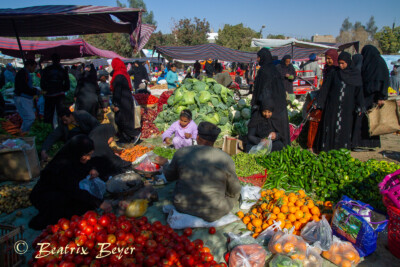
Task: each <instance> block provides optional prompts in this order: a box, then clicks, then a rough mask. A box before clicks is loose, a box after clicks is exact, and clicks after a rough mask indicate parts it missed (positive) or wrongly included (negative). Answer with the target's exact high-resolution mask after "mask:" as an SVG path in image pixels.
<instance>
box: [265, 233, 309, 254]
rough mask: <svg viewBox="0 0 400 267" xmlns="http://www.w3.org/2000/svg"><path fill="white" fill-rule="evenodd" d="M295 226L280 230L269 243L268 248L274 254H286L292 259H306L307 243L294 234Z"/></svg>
mask: <svg viewBox="0 0 400 267" xmlns="http://www.w3.org/2000/svg"><path fill="white" fill-rule="evenodd" d="M293 230H294V227H293V228H292V229H291V230H290V231H287V229H284V232H282V231H278V232H276V233H275V235H274V236H273V237H272V239H271V241H270V242H269V244H268V249H269V251H271V252H272V253H273V254H277V253H280V254H285V255H287V256H289V257H290V258H291V259H292V260H301V261H302V260H304V259H305V258H306V251H307V244H306V242H305V241H304V240H303V238H301V237H300V236H297V235H294V234H292V232H293Z"/></svg>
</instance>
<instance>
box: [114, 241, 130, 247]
mask: <svg viewBox="0 0 400 267" xmlns="http://www.w3.org/2000/svg"><path fill="white" fill-rule="evenodd" d="M116 245H117V247H121V248H124V247H126V245H127V243H126V241H125V240H119V241H117V243H116Z"/></svg>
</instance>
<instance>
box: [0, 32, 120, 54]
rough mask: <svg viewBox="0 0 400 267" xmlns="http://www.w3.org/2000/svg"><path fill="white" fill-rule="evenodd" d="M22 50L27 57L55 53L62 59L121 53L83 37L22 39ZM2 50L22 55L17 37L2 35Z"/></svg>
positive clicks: (0, 42)
mask: <svg viewBox="0 0 400 267" xmlns="http://www.w3.org/2000/svg"><path fill="white" fill-rule="evenodd" d="M21 45H22V50H23V51H24V55H25V57H26V58H34V57H35V55H36V54H39V55H42V56H43V58H44V59H49V58H50V56H51V55H52V54H54V53H57V54H59V55H60V56H61V58H62V59H73V58H79V57H89V56H99V57H104V58H115V57H119V58H121V59H123V57H121V56H120V55H118V54H117V53H115V52H112V51H108V50H102V49H99V48H97V47H94V46H92V45H90V44H89V43H87V42H85V41H84V40H83V39H72V40H61V41H31V40H21ZM0 51H1V52H2V53H3V54H5V55H8V56H12V57H21V52H20V51H19V47H18V43H17V40H16V39H11V38H3V37H0Z"/></svg>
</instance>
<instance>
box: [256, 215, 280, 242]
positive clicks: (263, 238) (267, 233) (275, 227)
mask: <svg viewBox="0 0 400 267" xmlns="http://www.w3.org/2000/svg"><path fill="white" fill-rule="evenodd" d="M281 224H282V222H281V221H277V222H276V221H274V223H273V224H271V225H270V226H268V228H267V229H265V230H264V231H262V232H261V233H260V234H259V235H258V236H257V238H256V240H257V243H258V244H260V245H262V246H266V247H268V244H269V242H270V241H271V239H272V237H273V236H274V235H275V233H276V231H279V230H280V229H281Z"/></svg>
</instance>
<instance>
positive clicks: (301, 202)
mask: <svg viewBox="0 0 400 267" xmlns="http://www.w3.org/2000/svg"><path fill="white" fill-rule="evenodd" d="M303 205H304V202H303V201H301V200H297V201H296V206H297V207H301V206H303Z"/></svg>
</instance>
